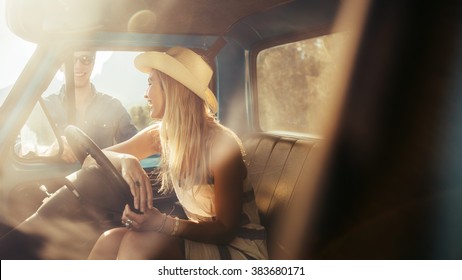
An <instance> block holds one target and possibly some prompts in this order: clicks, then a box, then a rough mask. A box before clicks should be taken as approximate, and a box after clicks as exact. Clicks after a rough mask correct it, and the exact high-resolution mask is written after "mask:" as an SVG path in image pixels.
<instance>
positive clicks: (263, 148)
mask: <svg viewBox="0 0 462 280" xmlns="http://www.w3.org/2000/svg"><path fill="white" fill-rule="evenodd" d="M320 142H321V140H320V139H316V138H297V137H292V136H291V137H288V136H282V135H275V134H266V133H254V134H251V135H247V136H245V137H244V138H243V145H244V148H245V150H246V153H247V159H246V160H247V163H248V179H249V180H250V182H251V184H252V185H253V187H254V191H255V199H256V204H257V207H258V211H259V213H260V218H261V221H262V224H263V225H264V226H265V227H266V229H267V232H268V240H267V241H268V250H269V257H270V259H273V258H286V257H287V258H290V256H292V255H293V253H294V252H291V251H290V249H288V248H287V246H285V240H283V239H282V238H283V237H282V236H278V233H277V232H278V230H277V228H276V227H277V222H278V220H279V219H280V218H281V217H284V215H285V214H286V213H287V210H288V208H289V206H291V202H292V201H293V198H294V195H297V192H300V191H303V193H304V195H306V193H307V191H308V193H311V194H313V191H314V190H306V188H308V187H309V186H311V184H308V183H307V181H308V180H309V179H310V177H309V174H311V172H309V171H310V170H309V169H310V168H311V167H312V166H313V162H312V161H313V160H315V158H317V157H315V156H314V154H315V153H314V151H315V150H316V149H317V147H318V146H319V143H320ZM314 164H315V163H314ZM310 199H311V198H310V197H307V199H306V201H310ZM295 218H296V217H295ZM288 250H289V251H288Z"/></svg>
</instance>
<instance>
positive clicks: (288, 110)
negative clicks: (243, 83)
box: [257, 33, 347, 136]
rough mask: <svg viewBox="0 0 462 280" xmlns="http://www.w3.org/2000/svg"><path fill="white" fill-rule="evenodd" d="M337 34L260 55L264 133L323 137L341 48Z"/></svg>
mask: <svg viewBox="0 0 462 280" xmlns="http://www.w3.org/2000/svg"><path fill="white" fill-rule="evenodd" d="M346 39H347V34H345V33H336V34H330V35H325V36H320V37H315V38H311V39H308V40H303V41H297V42H293V43H289V44H285V45H280V46H276V47H272V48H269V49H265V50H263V51H261V52H260V53H259V54H258V56H257V92H258V112H259V116H258V117H259V124H260V128H261V129H262V130H263V131H289V132H297V133H308V134H315V135H320V136H322V135H321V131H323V130H322V126H323V122H324V120H325V118H326V117H327V112H328V110H327V106H328V105H329V104H331V102H332V100H333V98H334V97H335V96H332V95H333V94H332V93H331V92H333V91H332V88H333V86H334V83H333V81H335V75H336V70H337V69H338V68H339V64H340V62H343V60H342V58H341V57H339V56H340V53H341V52H340V49H341V48H342V46H345V44H346Z"/></svg>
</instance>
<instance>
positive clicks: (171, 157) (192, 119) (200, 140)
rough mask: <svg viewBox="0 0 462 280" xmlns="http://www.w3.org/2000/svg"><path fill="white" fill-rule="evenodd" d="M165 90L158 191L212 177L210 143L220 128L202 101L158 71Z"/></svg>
mask: <svg viewBox="0 0 462 280" xmlns="http://www.w3.org/2000/svg"><path fill="white" fill-rule="evenodd" d="M158 73H159V77H160V80H161V84H162V87H163V90H164V93H165V113H164V116H163V118H162V124H161V127H160V132H159V136H160V142H161V146H162V155H161V166H160V173H159V177H160V180H161V182H162V187H161V191H162V192H169V191H171V190H172V189H173V187H174V186H175V187H191V186H194V185H197V184H206V183H209V182H210V180H211V170H210V162H211V158H210V157H211V153H210V152H211V143H212V142H213V138H214V135H215V134H216V132H217V131H218V130H220V128H222V126H221V125H219V124H218V121H217V120H216V118H215V116H214V115H213V114H212V113H211V111H210V110H209V109H208V108H207V106H206V105H205V102H204V101H203V100H202V99H201V98H199V97H198V96H197V95H196V94H194V93H193V92H191V91H190V90H189V89H188V88H186V87H185V86H183V85H182V84H181V83H179V82H177V81H176V80H174V79H172V78H171V77H169V76H168V75H165V74H163V73H162V72H160V71H158Z"/></svg>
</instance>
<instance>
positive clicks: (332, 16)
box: [0, 0, 462, 260]
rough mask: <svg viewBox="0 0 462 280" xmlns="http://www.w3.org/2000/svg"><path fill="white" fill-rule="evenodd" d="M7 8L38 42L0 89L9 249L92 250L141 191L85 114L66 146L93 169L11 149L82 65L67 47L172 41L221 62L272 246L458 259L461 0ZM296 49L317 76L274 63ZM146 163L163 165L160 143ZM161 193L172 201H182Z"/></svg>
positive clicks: (218, 74) (24, 4)
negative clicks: (84, 126)
mask: <svg viewBox="0 0 462 280" xmlns="http://www.w3.org/2000/svg"><path fill="white" fill-rule="evenodd" d="M6 17H7V21H8V26H9V28H10V29H11V30H12V31H13V32H14V33H15V34H16V35H17V36H19V37H21V38H23V39H25V40H27V41H30V42H33V43H36V44H37V48H36V50H35V52H34V54H33V56H32V57H31V58H30V61H29V62H28V64H27V65H26V67H25V68H24V71H23V72H22V74H21V75H20V77H19V78H18V80H17V82H16V83H15V85H14V86H13V88H12V89H11V91H10V92H9V94H8V95H7V96H6V98H5V100H4V101H3V103H0V104H1V107H0V157H1V161H0V222H1V227H0V236H1V237H0V257H1V259H85V258H86V256H87V254H88V252H89V249H91V246H92V244H93V243H94V242H95V240H96V238H97V237H98V236H99V234H100V233H101V232H103V231H104V230H105V229H108V228H110V227H113V226H114V225H117V226H120V215H121V211H122V207H123V205H124V204H125V203H128V202H130V201H131V200H130V195H129V193H127V188H126V185H125V182H124V180H123V179H122V178H121V176H120V174H118V172H117V170H115V169H114V167H113V166H112V165H111V164H110V163H109V162H108V161H107V159H106V158H105V156H104V154H102V153H101V150H100V149H99V148H98V147H97V146H96V145H95V144H94V143H93V141H91V139H89V138H88V137H87V136H86V135H85V134H84V133H82V132H81V131H80V130H79V129H78V128H76V127H74V126H70V127H69V128H68V129H67V130H66V136H67V137H68V139H70V142H72V143H71V144H72V147H73V150H74V151H75V152H76V154H78V155H79V159H80V161H82V159H83V158H84V157H85V156H87V155H88V154H91V155H92V156H93V157H94V158H96V159H97V161H98V163H99V167H95V168H91V169H81V168H80V167H81V166H80V164H64V163H63V162H61V161H60V160H59V156H60V153H61V152H62V151H61V150H60V151H58V153H57V154H54V155H51V156H37V155H34V154H32V155H31V154H21V153H19V152H18V141H19V140H18V139H19V138H20V137H19V136H18V135H21V133H22V132H23V128H24V126H25V125H26V124H27V123H28V121H29V120H30V119H31V116H33V115H34V112H36V111H40V113H41V114H43V115H44V116H45V119H46V116H47V112H46V110H44V109H43V105H41V99H42V94H43V93H44V92H45V91H46V90H47V88H48V87H49V85H50V83H51V82H52V80H53V77H54V76H55V74H56V73H57V72H58V71H59V69H60V67H61V65H63V64H66V63H73V62H72V61H67V60H66V58H67V57H69V54H71V53H73V52H74V51H78V50H87V49H89V50H97V51H114V52H122V51H127V52H141V51H146V50H165V49H167V48H169V47H171V46H175V45H180V46H184V47H188V48H192V49H194V50H196V51H197V52H200V53H201V54H202V55H204V56H205V57H207V58H208V60H209V62H210V64H211V65H212V67H213V68H214V70H215V74H214V79H213V84H212V85H211V87H212V88H213V89H214V92H215V94H216V95H217V99H218V102H219V112H218V115H217V117H218V118H219V120H220V122H221V123H223V124H225V125H227V126H228V127H230V128H232V129H233V130H234V131H236V133H237V134H238V135H239V136H240V137H241V138H242V139H243V143H244V147H245V150H246V153H247V162H248V164H249V166H248V176H249V178H248V179H249V180H250V181H251V182H252V184H253V186H254V189H255V197H256V202H257V205H258V209H259V213H260V216H261V219H262V221H263V223H264V225H265V227H266V228H267V231H268V248H269V255H270V258H271V259H363V260H364V259H461V258H462V219H461V218H460V215H461V214H462V177H461V176H462V175H461V174H462V173H461V170H460V169H461V167H462V110H460V108H462V95H461V94H460V93H461V92H462V83H461V77H462V5H461V4H460V3H459V2H458V1H450V0H449V1H439V2H438V3H428V1H416V0H407V1H387V0H370V1H342V0H324V1H316V0H232V1H217V0H196V1H191V0H169V1H158V0H145V1H133V0H116V1H114V0H98V1H96V0H67V1H58V0H7V1H6ZM310 40H311V41H310ZM308 41H309V42H311V43H310V44H311V45H310V46H313V47H312V49H310V48H309V47H306V48H305V47H304V45H302V44H305V43H306V42H308ZM302 42H303V43H302ZM306 44H308V43H306ZM288 45H290V46H294V48H293V49H291V52H287V53H284V56H282V59H281V58H280V60H277V61H278V62H277V63H273V64H272V61H276V60H274V59H276V58H277V57H278V55H279V56H281V53H280V52H278V51H274V52H272V53H268V50H274V49H276V50H278V49H277V48H279V47H281V46H283V47H286V46H288ZM320 46H321V47H320ZM310 50H311V51H313V52H316V51H318V52H319V51H323V55H324V56H328V57H329V59H330V60H329V61H331V62H329V63H327V62H326V61H327V60H320V59H318V60H316V59H315V58H313V57H315V56H314V54H313V55H312V54H311V53H308V52H309V51H310ZM334 50H335V53H334ZM337 52H338V53H337ZM326 53H327V55H326ZM275 57H276V58H275ZM295 58H297V59H301V60H300V61H302V62H300V64H301V65H305V66H303V68H306V71H307V72H306V73H309V74H306V73H302V72H298V70H293V69H298V68H296V67H297V66H296V65H295V62H294V63H293V64H292V65H290V66H288V65H285V64H283V63H282V62H281V61H292V60H293V61H295ZM289 59H292V60H289ZM303 59H304V60H303ZM297 61H298V60H297ZM310 61H311V62H310ZM308 63H311V64H308ZM312 65H316V67H315V66H312ZM265 67H267V68H265ZM271 67H272V68H271ZM68 68H69V69H72V67H68ZM319 69H324V70H325V71H324V72H323V74H320V73H319ZM265 71H266V72H265ZM72 72H73V70H66V73H65V77H66V81H67V82H69V83H72V77H73V73H72ZM284 73H286V74H287V73H290V74H291V76H285V74H284ZM320 76H323V77H324V76H325V77H327V78H326V80H322V82H315V81H314V78H313V77H320ZM265 78H266V80H270V81H273V82H274V83H273V84H271V86H267V84H266V83H265ZM116 79H122V80H123V77H118V78H116ZM298 83H300V84H301V90H295V89H293V87H290V86H289V87H286V85H291V84H298ZM314 83H316V84H315V86H314V87H313V86H312V85H313V84H314ZM274 84H275V85H274ZM66 94H68V95H69V96H70V98H69V99H70V100H72V96H73V94H74V93H73V91H72V90H69V91H67V92H66ZM325 96H327V97H325ZM313 100H314V101H313ZM307 101H309V102H308V103H306V102H307ZM271 102H272V103H271ZM310 102H311V103H310ZM267 103H271V104H273V105H274V106H273V107H271V106H269V105H268V106H267ZM312 104H318V105H319V104H321V105H319V106H321V107H316V108H315V107H313V106H312ZM72 106H73V104H72V102H70V103H69V108H72ZM74 111H75V110H74ZM69 112H70V114H72V113H73V110H72V109H70V111H69ZM313 112H314V113H313ZM74 113H75V112H74ZM313 114H316V116H320V117H316V118H311V117H310V118H309V119H308V121H307V123H305V119H307V117H308V116H311V115H313ZM48 122H49V121H45V122H43V123H48ZM43 123H41V124H43ZM46 130H47V133H48V135H51V137H52V138H53V139H57V140H58V141H59V139H60V138H59V137H58V135H56V131H55V130H54V129H53V126H52V125H48V128H47V129H46ZM20 148H21V149H22V148H23V147H20ZM144 166H145V168H146V169H147V170H149V172H154V173H155V170H156V155H153V157H152V158H150V159H147V160H146V161H145V165H144ZM152 183H153V187H154V188H156V187H158V186H157V185H156V184H157V183H156V182H155V180H153V182H152ZM156 203H157V204H155V205H157V206H158V207H159V208H160V209H164V207H165V208H168V207H169V205H171V204H174V203H175V197H174V196H172V195H167V196H160V195H159V196H158V197H156ZM178 215H181V213H180V212H179V213H178Z"/></svg>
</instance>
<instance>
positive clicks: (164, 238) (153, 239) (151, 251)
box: [117, 230, 184, 260]
mask: <svg viewBox="0 0 462 280" xmlns="http://www.w3.org/2000/svg"><path fill="white" fill-rule="evenodd" d="M117 258H118V259H176V260H177V259H184V246H183V240H182V239H181V238H177V237H172V236H169V235H165V234H162V233H158V232H152V231H145V232H139V231H133V230H130V231H127V232H126V234H125V235H124V237H123V239H122V242H121V243H120V247H119V252H118V256H117Z"/></svg>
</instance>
